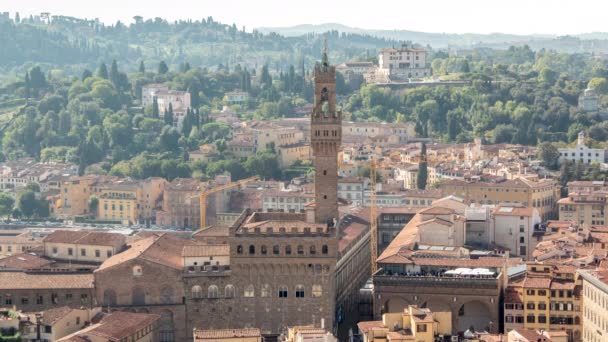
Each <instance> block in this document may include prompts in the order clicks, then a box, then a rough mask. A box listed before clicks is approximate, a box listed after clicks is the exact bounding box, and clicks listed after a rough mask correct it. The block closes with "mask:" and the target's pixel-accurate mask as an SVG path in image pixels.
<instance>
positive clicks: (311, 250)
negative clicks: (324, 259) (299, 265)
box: [310, 245, 317, 255]
mask: <svg viewBox="0 0 608 342" xmlns="http://www.w3.org/2000/svg"><path fill="white" fill-rule="evenodd" d="M310 254H312V255H314V254H317V247H315V246H314V245H313V246H310Z"/></svg>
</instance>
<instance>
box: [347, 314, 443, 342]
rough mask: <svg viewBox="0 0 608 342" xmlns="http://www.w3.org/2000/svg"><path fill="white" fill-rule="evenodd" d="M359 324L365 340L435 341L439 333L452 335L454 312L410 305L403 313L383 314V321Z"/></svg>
mask: <svg viewBox="0 0 608 342" xmlns="http://www.w3.org/2000/svg"><path fill="white" fill-rule="evenodd" d="M357 325H358V327H359V332H360V333H361V335H362V336H363V342H390V341H401V340H408V341H409V340H413V341H417V342H434V341H435V337H436V336H438V335H444V336H450V335H451V333H452V313H451V312H431V311H430V310H429V309H422V308H418V307H417V306H414V305H409V306H408V307H407V308H405V309H404V311H403V312H401V313H385V314H383V315H382V321H369V322H359V323H358V324H357Z"/></svg>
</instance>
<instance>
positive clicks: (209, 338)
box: [194, 328, 262, 342]
mask: <svg viewBox="0 0 608 342" xmlns="http://www.w3.org/2000/svg"><path fill="white" fill-rule="evenodd" d="M194 342H262V332H261V331H260V329H255V328H246V329H212V330H199V329H194Z"/></svg>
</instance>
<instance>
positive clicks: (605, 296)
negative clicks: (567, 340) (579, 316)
mask: <svg viewBox="0 0 608 342" xmlns="http://www.w3.org/2000/svg"><path fill="white" fill-rule="evenodd" d="M579 274H580V276H581V278H582V279H583V291H582V293H581V295H582V296H583V341H584V342H603V341H606V340H608V270H606V269H600V270H594V271H592V270H579Z"/></svg>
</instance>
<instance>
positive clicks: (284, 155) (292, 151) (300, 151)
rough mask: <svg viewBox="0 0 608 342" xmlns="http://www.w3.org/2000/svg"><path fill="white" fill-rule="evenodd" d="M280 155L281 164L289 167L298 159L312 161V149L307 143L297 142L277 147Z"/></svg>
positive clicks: (282, 166) (283, 166)
mask: <svg viewBox="0 0 608 342" xmlns="http://www.w3.org/2000/svg"><path fill="white" fill-rule="evenodd" d="M276 150H277V154H278V156H279V166H280V167H281V168H287V167H290V166H291V165H293V163H295V162H296V161H298V160H300V161H303V162H305V161H310V158H311V156H312V151H311V149H310V145H308V144H305V143H297V144H292V145H284V146H280V147H278V148H276Z"/></svg>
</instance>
